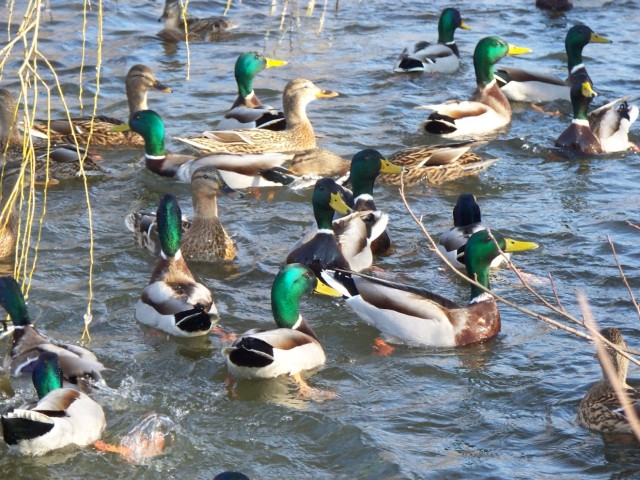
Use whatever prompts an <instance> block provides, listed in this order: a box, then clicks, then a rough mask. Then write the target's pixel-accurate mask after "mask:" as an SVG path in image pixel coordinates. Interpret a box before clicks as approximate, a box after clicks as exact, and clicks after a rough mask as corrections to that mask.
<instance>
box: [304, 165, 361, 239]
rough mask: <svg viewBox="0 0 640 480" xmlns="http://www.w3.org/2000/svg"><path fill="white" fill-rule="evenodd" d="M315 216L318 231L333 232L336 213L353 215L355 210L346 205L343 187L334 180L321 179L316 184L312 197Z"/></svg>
mask: <svg viewBox="0 0 640 480" xmlns="http://www.w3.org/2000/svg"><path fill="white" fill-rule="evenodd" d="M311 204H312V205H313V215H314V217H315V219H316V223H317V224H318V230H331V229H332V227H331V222H332V221H333V214H334V212H338V213H339V214H341V215H346V214H348V213H351V212H352V211H353V210H352V209H351V208H350V207H349V206H348V205H347V204H346V203H344V198H343V197H342V187H341V186H340V185H338V184H337V183H336V182H335V180H333V179H332V178H328V177H327V178H321V179H320V180H318V181H317V182H316V186H315V187H314V189H313V195H312V197H311Z"/></svg>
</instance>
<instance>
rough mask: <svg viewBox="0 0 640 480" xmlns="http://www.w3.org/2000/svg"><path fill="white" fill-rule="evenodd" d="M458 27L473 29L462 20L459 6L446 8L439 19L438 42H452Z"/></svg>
mask: <svg viewBox="0 0 640 480" xmlns="http://www.w3.org/2000/svg"><path fill="white" fill-rule="evenodd" d="M456 28H463V29H464V30H471V27H470V26H469V25H467V24H466V23H464V22H463V21H462V17H461V16H460V12H459V11H458V9H457V8H445V9H444V10H442V13H441V14H440V20H438V43H452V42H453V34H454V33H455V31H456Z"/></svg>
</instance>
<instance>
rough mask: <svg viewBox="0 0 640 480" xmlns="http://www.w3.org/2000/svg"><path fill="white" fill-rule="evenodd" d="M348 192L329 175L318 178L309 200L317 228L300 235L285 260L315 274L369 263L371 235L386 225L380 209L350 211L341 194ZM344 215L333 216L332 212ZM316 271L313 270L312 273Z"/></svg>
mask: <svg viewBox="0 0 640 480" xmlns="http://www.w3.org/2000/svg"><path fill="white" fill-rule="evenodd" d="M347 195H348V191H345V189H344V188H342V187H341V186H340V185H338V184H337V183H336V182H335V181H334V180H333V179H332V178H322V179H320V180H318V181H317V182H316V184H315V187H314V189H313V195H312V197H311V204H312V206H313V216H314V218H315V220H316V225H317V230H316V231H314V232H312V233H311V236H309V235H307V236H306V237H304V238H302V239H301V240H300V241H299V242H298V243H297V244H296V245H295V246H294V248H293V250H292V251H291V253H289V255H287V259H286V260H285V263H287V264H289V263H301V264H303V265H306V266H307V267H309V268H310V269H311V270H312V271H313V272H314V273H315V274H316V275H318V276H319V275H320V272H321V271H322V270H323V269H326V268H345V269H352V270H356V271H358V270H362V269H364V268H367V267H369V266H371V263H372V261H373V254H372V252H371V240H370V237H371V238H377V236H379V235H380V233H381V232H382V231H384V229H385V228H386V225H387V216H386V214H383V213H382V212H371V211H365V212H353V210H352V209H351V207H349V206H348V205H347V204H346V203H345V200H344V198H345V197H346V196H347ZM336 212H337V213H339V214H340V215H346V216H345V217H342V218H338V219H336V220H333V216H334V214H335V213H336ZM316 272H317V273H316Z"/></svg>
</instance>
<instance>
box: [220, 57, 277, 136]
mask: <svg viewBox="0 0 640 480" xmlns="http://www.w3.org/2000/svg"><path fill="white" fill-rule="evenodd" d="M286 64H287V62H285V61H283V60H275V59H273V58H267V57H265V56H264V55H262V54H261V53H258V52H247V53H243V54H242V55H240V56H239V57H238V60H236V66H235V70H234V74H235V77H236V83H237V85H238V98H236V101H235V102H233V105H231V109H230V110H229V111H228V112H227V113H225V115H224V118H223V119H222V120H221V121H220V123H218V129H219V130H236V129H239V128H266V129H267V130H284V129H285V127H286V122H285V120H284V113H282V112H279V111H277V110H276V109H274V108H273V107H270V106H268V105H263V104H262V102H261V101H260V99H259V98H258V96H257V95H256V92H255V91H254V90H253V79H254V78H255V77H256V75H258V73H260V72H261V71H263V70H264V69H265V68H272V67H281V66H284V65H286Z"/></svg>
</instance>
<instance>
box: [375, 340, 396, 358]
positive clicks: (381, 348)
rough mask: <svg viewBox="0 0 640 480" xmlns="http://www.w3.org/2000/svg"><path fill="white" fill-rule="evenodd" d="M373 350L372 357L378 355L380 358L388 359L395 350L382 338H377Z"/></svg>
mask: <svg viewBox="0 0 640 480" xmlns="http://www.w3.org/2000/svg"><path fill="white" fill-rule="evenodd" d="M372 349H373V351H372V352H371V355H378V356H380V357H388V356H389V355H391V354H392V353H393V350H394V348H393V347H392V346H391V345H389V344H388V343H387V342H385V341H384V340H382V339H381V338H376V339H375V340H374V341H373V346H372Z"/></svg>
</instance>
